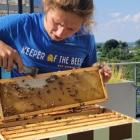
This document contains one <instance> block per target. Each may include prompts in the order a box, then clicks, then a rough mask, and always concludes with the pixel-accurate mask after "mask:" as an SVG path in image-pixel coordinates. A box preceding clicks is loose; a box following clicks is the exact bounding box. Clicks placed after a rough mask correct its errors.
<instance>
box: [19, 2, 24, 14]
mask: <svg viewBox="0 0 140 140" xmlns="http://www.w3.org/2000/svg"><path fill="white" fill-rule="evenodd" d="M22 12H23V10H22V0H18V13H20V14H21V13H22Z"/></svg>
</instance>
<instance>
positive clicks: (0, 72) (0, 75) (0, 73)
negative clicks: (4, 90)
mask: <svg viewBox="0 0 140 140" xmlns="http://www.w3.org/2000/svg"><path fill="white" fill-rule="evenodd" d="M1 77H2V71H1V67H0V79H1Z"/></svg>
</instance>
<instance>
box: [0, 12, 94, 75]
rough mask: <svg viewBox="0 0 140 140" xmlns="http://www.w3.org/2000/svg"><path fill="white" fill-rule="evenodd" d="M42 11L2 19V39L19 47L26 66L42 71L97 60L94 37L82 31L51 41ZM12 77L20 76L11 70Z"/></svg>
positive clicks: (90, 62)
mask: <svg viewBox="0 0 140 140" xmlns="http://www.w3.org/2000/svg"><path fill="white" fill-rule="evenodd" d="M43 18H44V14H43V13H33V14H27V13H26V14H13V15H9V16H3V17H1V18H0V40H2V41H4V42H5V43H7V44H8V45H9V46H11V47H12V48H14V49H16V50H17V51H18V53H19V54H20V56H21V58H22V61H23V64H24V65H25V66H34V67H38V68H39V73H46V72H53V71H59V70H66V69H72V68H79V67H88V66H91V65H92V64H94V63H95V62H96V48H95V40H94V36H93V35H92V34H90V33H87V32H85V31H83V28H81V30H80V31H79V32H77V33H75V34H74V35H73V36H71V37H69V38H67V39H65V40H62V41H54V40H52V39H51V38H50V37H49V35H48V33H47V32H46V30H45V28H44V23H43ZM12 76H13V77H15V76H21V74H19V73H18V71H17V70H12Z"/></svg>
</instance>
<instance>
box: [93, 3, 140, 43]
mask: <svg viewBox="0 0 140 140" xmlns="http://www.w3.org/2000/svg"><path fill="white" fill-rule="evenodd" d="M93 1H94V5H95V13H94V20H95V24H94V26H93V32H94V35H95V39H96V42H105V41H107V40H109V39H116V40H120V41H125V42H135V41H136V40H138V39H140V0H93Z"/></svg>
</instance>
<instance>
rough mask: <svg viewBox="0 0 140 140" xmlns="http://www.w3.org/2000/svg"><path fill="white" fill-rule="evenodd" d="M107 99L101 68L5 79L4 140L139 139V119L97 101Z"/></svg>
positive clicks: (0, 94)
mask: <svg viewBox="0 0 140 140" xmlns="http://www.w3.org/2000/svg"><path fill="white" fill-rule="evenodd" d="M107 99H108V98H107V93H106V91H105V87H104V84H103V81H102V78H101V75H100V72H99V70H98V68H97V67H91V68H83V69H76V70H68V71H62V72H53V73H49V74H41V75H37V76H36V77H35V78H33V77H30V76H26V77H20V78H13V79H6V80H1V81H0V100H1V101H0V103H1V106H0V109H1V119H0V132H1V140H40V139H46V140H99V139H102V140H121V139H130V138H133V139H134V140H139V139H137V138H140V137H139V133H138V132H137V130H138V129H137V128H138V127H139V123H138V122H137V121H136V120H134V119H133V118H130V117H128V116H125V115H123V114H120V113H117V112H115V111H112V110H109V109H106V108H104V107H101V106H99V105H96V103H100V102H104V101H106V100H107ZM119 130H123V131H124V132H125V133H120V134H118V135H117V136H115V133H116V132H115V131H119ZM101 136H102V138H101Z"/></svg>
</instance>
